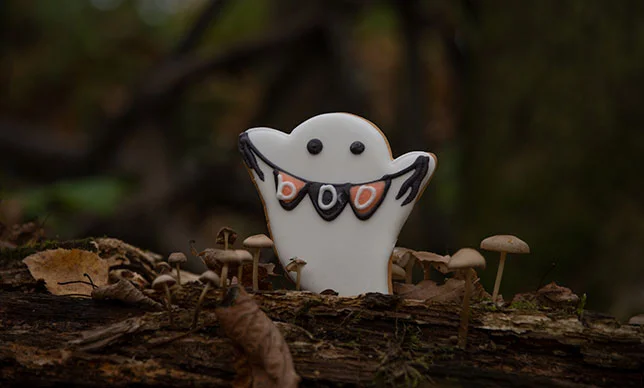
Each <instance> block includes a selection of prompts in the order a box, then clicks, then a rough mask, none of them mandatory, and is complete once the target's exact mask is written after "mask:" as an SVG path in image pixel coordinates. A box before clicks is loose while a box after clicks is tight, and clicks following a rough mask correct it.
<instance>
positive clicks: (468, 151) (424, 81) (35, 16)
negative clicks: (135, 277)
mask: <svg viewBox="0 0 644 388" xmlns="http://www.w3.org/2000/svg"><path fill="white" fill-rule="evenodd" d="M0 25H1V26H2V27H1V29H0V55H1V58H2V60H1V62H0V165H1V166H2V167H1V168H0V188H1V190H2V191H1V193H0V195H1V196H2V199H3V201H2V202H1V203H0V221H1V222H3V223H4V224H5V225H11V224H14V223H18V222H22V221H25V220H37V221H38V222H39V223H41V224H43V223H44V229H45V232H46V237H48V238H56V237H59V238H74V237H85V236H101V235H109V236H114V237H118V238H121V239H124V240H126V241H128V242H130V243H132V244H135V245H138V246H141V247H143V248H147V249H150V250H153V251H156V252H159V253H162V254H168V253H169V252H171V251H174V250H183V251H184V252H187V250H188V241H189V240H190V239H195V240H197V246H198V247H200V248H204V247H207V246H213V245H214V238H215V236H214V234H215V233H216V232H217V230H218V229H219V227H221V226H223V225H230V226H233V227H234V228H236V229H237V230H238V231H239V232H240V235H242V236H245V235H248V234H254V233H262V232H266V226H265V221H264V214H263V212H262V208H261V204H260V200H259V198H258V196H257V194H256V192H255V190H254V188H253V186H252V184H251V181H250V179H249V177H248V174H247V172H246V170H245V169H244V167H243V164H242V161H241V158H240V155H239V154H238V151H237V136H238V134H239V133H240V132H241V131H243V130H245V129H247V128H249V127H252V126H257V125H261V126H270V127H273V128H279V129H282V130H285V131H287V132H288V131H290V130H291V129H292V128H293V127H295V126H296V125H297V124H299V123H300V122H302V121H303V120H305V119H307V118H309V117H311V116H313V115H316V114H319V113H323V112H330V111H347V112H352V113H356V114H358V115H362V116H364V117H366V118H368V119H370V120H371V121H373V122H374V123H376V124H377V125H378V126H379V127H380V128H381V129H382V130H383V131H384V132H385V134H386V135H387V136H388V138H389V140H390V143H391V147H392V151H393V153H394V155H395V156H397V155H400V154H402V153H404V152H407V151H410V150H428V151H431V152H434V153H435V154H436V155H437V156H438V160H439V167H438V170H437V171H436V174H435V175H434V178H433V180H432V182H431V183H430V186H429V187H428V189H427V190H426V192H425V194H424V196H423V197H422V199H421V201H420V202H419V203H418V205H417V207H416V209H415V210H414V212H413V213H412V216H411V217H410V220H409V222H408V223H407V224H406V225H405V227H404V229H403V232H402V234H401V236H400V239H399V245H401V246H407V247H410V248H414V249H418V250H430V251H434V252H438V253H453V252H454V251H456V250H457V249H459V248H461V247H465V246H470V247H478V244H479V242H480V240H481V239H483V238H485V237H487V236H489V235H493V234H505V233H509V234H515V235H517V236H519V237H521V238H522V239H524V240H525V241H526V242H528V243H529V244H530V246H531V248H532V254H530V255H525V256H510V257H509V259H508V263H507V265H506V272H505V275H504V279H503V284H502V287H501V292H502V293H503V294H504V295H505V298H506V299H510V298H511V296H512V295H513V294H514V293H515V292H523V291H532V290H534V289H535V288H536V287H537V286H538V285H539V283H540V282H543V283H546V282H549V281H552V280H556V281H557V282H559V283H560V284H563V285H566V286H568V287H571V288H573V290H574V291H575V292H577V293H579V294H582V293H587V295H588V306H589V307H590V308H593V309H599V310H602V311H607V312H610V313H613V314H616V315H618V316H620V317H628V316H630V315H632V314H634V313H642V312H644V206H643V205H644V200H643V199H644V181H643V179H642V177H643V173H642V169H643V168H644V131H642V128H641V127H640V126H641V124H642V123H643V119H644V109H642V106H643V100H642V96H643V90H644V2H642V1H627V0H625V1H619V2H608V1H601V0H595V1H585V0H567V1H554V0H553V1H537V0H533V1H494V2H483V1H476V0H470V1H451V0H424V1H413V0H405V1H393V0H391V1H384V0H382V1H364V0H363V1H359V0H310V1H292V0H231V1H223V0H215V1H211V0H74V1H45V0H40V1H39V0H0ZM486 257H487V259H488V269H487V270H485V271H483V273H482V282H483V284H484V285H485V286H486V287H487V288H488V289H491V288H492V283H493V281H494V275H495V273H496V266H497V263H498V256H497V255H494V254H489V253H486ZM553 263H554V264H553Z"/></svg>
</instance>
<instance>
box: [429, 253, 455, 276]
mask: <svg viewBox="0 0 644 388" xmlns="http://www.w3.org/2000/svg"><path fill="white" fill-rule="evenodd" d="M443 257H444V258H445V262H444V263H441V262H437V261H433V262H431V266H432V267H434V268H436V270H437V271H438V272H440V273H442V274H446V273H448V272H450V269H449V262H450V260H452V256H450V255H445V256H443Z"/></svg>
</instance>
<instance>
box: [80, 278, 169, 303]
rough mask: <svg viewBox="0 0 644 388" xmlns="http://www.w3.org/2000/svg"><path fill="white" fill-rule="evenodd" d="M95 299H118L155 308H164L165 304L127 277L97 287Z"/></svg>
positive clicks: (93, 292) (93, 291) (94, 293)
mask: <svg viewBox="0 0 644 388" xmlns="http://www.w3.org/2000/svg"><path fill="white" fill-rule="evenodd" d="M92 299H94V300H118V301H121V302H124V303H127V304H131V305H138V306H141V307H148V308H151V309H154V310H163V305H162V304H161V303H159V302H157V301H155V300H154V299H151V298H150V297H148V296H146V295H145V294H143V293H142V292H141V290H139V289H138V288H136V287H135V286H134V284H133V283H132V282H131V281H129V280H126V279H121V280H119V281H118V283H116V284H110V285H107V286H101V287H96V288H94V289H93V290H92Z"/></svg>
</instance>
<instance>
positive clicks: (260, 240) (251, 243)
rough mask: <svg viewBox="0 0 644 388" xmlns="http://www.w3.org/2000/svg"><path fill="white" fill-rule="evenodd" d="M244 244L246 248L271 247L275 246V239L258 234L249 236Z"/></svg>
mask: <svg viewBox="0 0 644 388" xmlns="http://www.w3.org/2000/svg"><path fill="white" fill-rule="evenodd" d="M244 246H245V247H246V248H270V247H272V246H273V240H271V239H270V238H269V237H268V236H267V235H265V234H256V235H254V236H250V237H247V238H246V239H245V240H244Z"/></svg>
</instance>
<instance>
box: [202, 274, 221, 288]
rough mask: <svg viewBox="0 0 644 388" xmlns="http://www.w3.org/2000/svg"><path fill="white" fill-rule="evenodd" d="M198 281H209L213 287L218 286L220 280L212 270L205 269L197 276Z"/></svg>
mask: <svg viewBox="0 0 644 388" xmlns="http://www.w3.org/2000/svg"><path fill="white" fill-rule="evenodd" d="M199 281H200V282H202V283H206V284H207V283H210V285H211V286H213V287H218V286H219V283H220V280H219V275H217V274H216V273H214V272H213V271H206V272H204V273H202V274H201V276H199Z"/></svg>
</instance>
